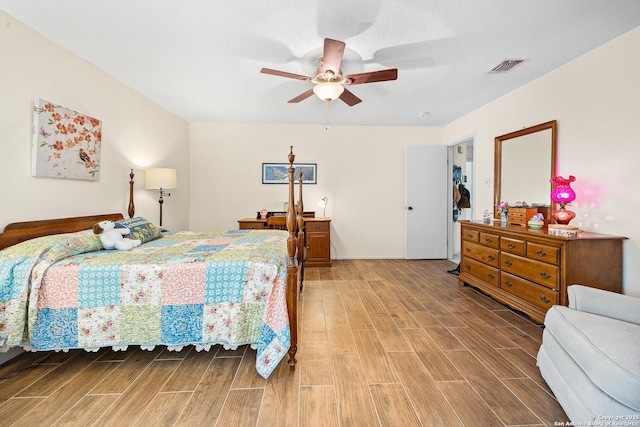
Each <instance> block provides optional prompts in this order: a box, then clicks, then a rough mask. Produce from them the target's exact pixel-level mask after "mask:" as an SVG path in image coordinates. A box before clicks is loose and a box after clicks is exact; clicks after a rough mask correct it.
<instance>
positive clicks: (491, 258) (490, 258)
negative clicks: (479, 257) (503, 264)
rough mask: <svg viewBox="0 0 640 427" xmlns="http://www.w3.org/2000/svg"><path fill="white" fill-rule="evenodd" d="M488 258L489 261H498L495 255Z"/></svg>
mask: <svg viewBox="0 0 640 427" xmlns="http://www.w3.org/2000/svg"><path fill="white" fill-rule="evenodd" d="M487 258H488V259H489V261H493V260H494V259H496V257H494V256H493V255H489V256H488V257H487Z"/></svg>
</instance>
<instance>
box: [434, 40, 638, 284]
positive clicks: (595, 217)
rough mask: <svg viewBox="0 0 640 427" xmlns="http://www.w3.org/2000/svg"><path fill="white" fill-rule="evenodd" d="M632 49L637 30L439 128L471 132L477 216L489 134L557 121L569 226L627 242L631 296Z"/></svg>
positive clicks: (485, 204)
mask: <svg viewBox="0 0 640 427" xmlns="http://www.w3.org/2000/svg"><path fill="white" fill-rule="evenodd" d="M639 48H640V28H636V29H634V30H632V31H631V32H628V33H626V34H624V35H622V36H621V37H619V38H617V39H615V40H613V41H611V42H609V43H607V44H606V45H604V46H602V47H600V48H598V49H595V50H593V51H591V52H588V53H587V54H585V55H583V56H582V57H580V58H578V59H576V60H574V61H572V62H570V63H569V64H566V65H565V66H563V67H561V68H559V69H557V70H554V71H553V72H551V73H548V74H547V75H545V76H543V77H541V78H539V79H537V80H536V81H534V82H532V83H530V84H528V85H526V86H524V87H522V88H520V89H518V90H515V91H513V92H511V93H509V94H508V95H506V96H504V97H502V98H500V99H498V100H496V101H495V102H492V103H490V104H487V105H485V106H484V107H482V108H480V109H478V110H476V111H474V112H473V113H471V114H468V115H466V116H464V117H462V118H460V119H459V120H456V121H454V122H453V123H450V124H449V125H447V126H446V127H445V134H446V140H447V142H451V141H456V140H459V139H461V138H462V137H464V136H466V135H469V134H474V135H475V147H474V148H475V152H474V154H475V173H476V176H475V182H476V194H475V196H476V197H475V200H476V201H477V203H478V205H477V206H476V212H483V211H484V210H485V209H491V208H492V204H493V144H494V137H495V136H498V135H503V134H505V133H509V132H512V131H515V130H518V129H522V128H523V127H528V126H532V125H535V124H538V123H542V122H546V121H549V120H554V119H555V120H557V121H558V152H557V156H558V173H559V174H560V175H562V176H565V177H566V176H568V175H574V176H575V177H576V178H577V181H576V182H575V183H574V184H573V185H572V187H573V188H575V190H576V193H577V196H578V197H577V199H576V201H575V202H574V203H573V204H572V205H573V207H572V210H573V211H575V212H576V213H577V215H578V216H577V218H576V219H575V220H574V221H572V224H574V223H575V224H576V225H580V226H581V227H582V228H583V229H584V230H587V231H594V232H600V233H606V234H615V235H622V236H626V237H628V238H629V240H627V241H626V242H625V244H624V258H625V260H624V291H625V293H628V294H633V295H637V296H640V262H639V261H640V249H639V248H638V242H640V225H639V224H640V223H639V222H638V220H637V218H636V216H637V214H638V212H640V195H639V194H638V191H637V190H636V189H635V188H636V182H637V181H638V179H637V171H638V158H639V157H640V129H639V127H638V120H639V118H640V79H639V78H638V70H640V55H638V49H639ZM525 66H526V65H525Z"/></svg>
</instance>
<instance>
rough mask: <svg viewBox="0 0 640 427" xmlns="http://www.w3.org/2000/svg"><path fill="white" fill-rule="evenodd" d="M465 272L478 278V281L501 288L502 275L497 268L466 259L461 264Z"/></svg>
mask: <svg viewBox="0 0 640 427" xmlns="http://www.w3.org/2000/svg"><path fill="white" fill-rule="evenodd" d="M461 266H462V268H463V269H464V271H465V272H467V273H469V274H471V275H473V276H475V277H477V278H478V279H480V280H482V281H484V282H487V283H489V284H491V285H493V286H495V287H498V286H499V282H498V280H499V278H500V274H499V272H498V269H497V268H494V267H491V266H488V265H486V264H483V263H481V262H478V261H474V260H472V259H471V258H468V257H464V258H463V259H462V263H461Z"/></svg>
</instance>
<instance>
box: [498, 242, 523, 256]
mask: <svg viewBox="0 0 640 427" xmlns="http://www.w3.org/2000/svg"><path fill="white" fill-rule="evenodd" d="M500 249H501V250H503V251H505V252H509V253H512V254H516V255H521V256H525V255H526V251H525V249H526V244H525V242H524V241H522V240H516V239H510V238H508V237H501V238H500Z"/></svg>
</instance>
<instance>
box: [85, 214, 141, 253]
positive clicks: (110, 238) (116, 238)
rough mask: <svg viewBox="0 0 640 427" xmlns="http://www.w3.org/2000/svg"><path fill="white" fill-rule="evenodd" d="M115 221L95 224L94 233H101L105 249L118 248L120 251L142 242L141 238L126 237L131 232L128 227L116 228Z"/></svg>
mask: <svg viewBox="0 0 640 427" xmlns="http://www.w3.org/2000/svg"><path fill="white" fill-rule="evenodd" d="M115 226H116V225H115V223H114V222H113V221H100V222H99V223H97V224H96V225H94V226H93V234H98V235H100V242H101V243H102V247H103V248H105V249H113V248H116V249H117V250H119V251H128V250H131V249H133V248H135V247H136V246H140V244H141V243H142V242H141V241H140V240H136V239H128V238H125V237H124V236H126V235H127V234H129V229H128V228H115Z"/></svg>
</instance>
